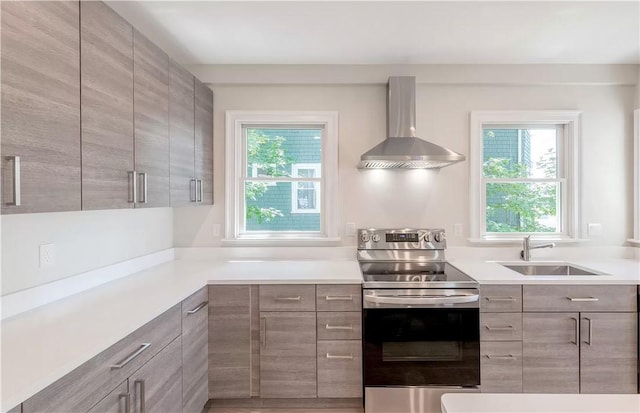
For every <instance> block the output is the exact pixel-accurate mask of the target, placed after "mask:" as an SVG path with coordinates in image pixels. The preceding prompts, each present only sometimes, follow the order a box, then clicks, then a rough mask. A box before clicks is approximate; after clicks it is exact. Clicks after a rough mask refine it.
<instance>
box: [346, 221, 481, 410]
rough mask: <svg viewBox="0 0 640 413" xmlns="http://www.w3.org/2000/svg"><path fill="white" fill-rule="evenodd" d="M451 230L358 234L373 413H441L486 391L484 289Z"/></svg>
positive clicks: (368, 388)
mask: <svg viewBox="0 0 640 413" xmlns="http://www.w3.org/2000/svg"><path fill="white" fill-rule="evenodd" d="M445 248H446V239H445V232H444V230H443V229H361V230H358V261H359V264H360V268H361V270H362V276H363V278H364V284H363V291H362V308H363V355H364V357H363V364H364V366H363V367H364V387H365V412H366V413H432V412H433V413H439V412H440V396H441V395H442V394H444V393H451V392H473V391H475V392H477V391H479V387H478V386H479V385H480V331H479V295H478V284H477V282H476V281H475V280H473V279H472V278H471V277H469V276H467V275H466V274H464V273H463V272H461V271H460V270H458V269H457V268H456V267H455V266H453V265H451V264H449V263H448V262H447V261H446V260H445V257H444V251H445Z"/></svg>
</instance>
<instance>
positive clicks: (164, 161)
mask: <svg viewBox="0 0 640 413" xmlns="http://www.w3.org/2000/svg"><path fill="white" fill-rule="evenodd" d="M133 79H134V101H133V102H134V104H133V107H134V116H135V118H134V119H135V123H134V124H135V170H136V172H138V174H146V183H145V179H144V178H143V179H142V180H140V182H139V185H138V188H139V193H138V203H137V204H136V207H168V206H169V57H168V56H167V55H166V54H165V53H164V52H163V51H162V50H161V49H160V48H159V47H157V46H156V45H154V44H153V43H152V42H150V41H149V40H148V39H147V38H146V37H144V36H143V35H142V34H140V33H139V32H138V31H137V30H134V33H133ZM139 178H140V175H139V176H138V179H139Z"/></svg>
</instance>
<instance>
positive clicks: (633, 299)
mask: <svg viewBox="0 0 640 413" xmlns="http://www.w3.org/2000/svg"><path fill="white" fill-rule="evenodd" d="M522 294H523V304H522V305H523V309H524V311H606V312H618V311H623V312H624V311H637V295H636V287H635V286H633V285H571V284H570V285H525V286H524V287H523V293H522Z"/></svg>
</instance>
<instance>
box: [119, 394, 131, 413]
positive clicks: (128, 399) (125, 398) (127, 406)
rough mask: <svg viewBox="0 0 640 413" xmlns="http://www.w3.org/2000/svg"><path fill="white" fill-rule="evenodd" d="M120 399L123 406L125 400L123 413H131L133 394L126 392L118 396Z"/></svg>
mask: <svg viewBox="0 0 640 413" xmlns="http://www.w3.org/2000/svg"><path fill="white" fill-rule="evenodd" d="M118 399H119V400H120V403H121V404H120V407H122V401H124V410H120V411H121V412H122V413H131V394H129V393H125V394H121V395H120V396H118Z"/></svg>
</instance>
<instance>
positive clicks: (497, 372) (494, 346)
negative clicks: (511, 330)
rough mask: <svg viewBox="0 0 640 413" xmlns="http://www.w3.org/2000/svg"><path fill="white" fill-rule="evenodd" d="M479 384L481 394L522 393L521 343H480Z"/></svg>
mask: <svg viewBox="0 0 640 413" xmlns="http://www.w3.org/2000/svg"><path fill="white" fill-rule="evenodd" d="M480 383H481V389H482V392H483V393H522V342H521V341H505V342H498V341H495V342H493V341H489V342H482V343H481V344H480Z"/></svg>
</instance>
